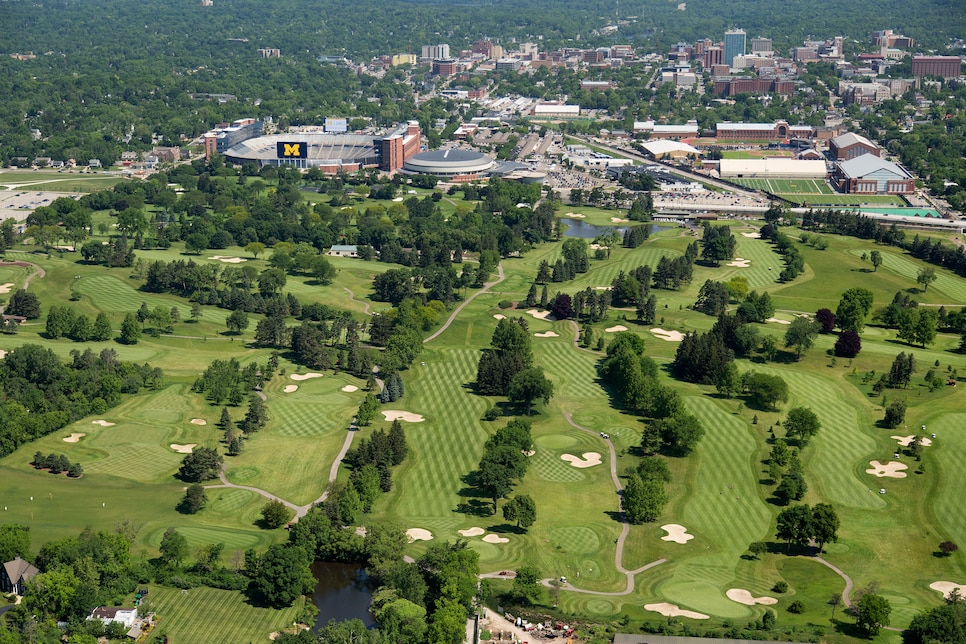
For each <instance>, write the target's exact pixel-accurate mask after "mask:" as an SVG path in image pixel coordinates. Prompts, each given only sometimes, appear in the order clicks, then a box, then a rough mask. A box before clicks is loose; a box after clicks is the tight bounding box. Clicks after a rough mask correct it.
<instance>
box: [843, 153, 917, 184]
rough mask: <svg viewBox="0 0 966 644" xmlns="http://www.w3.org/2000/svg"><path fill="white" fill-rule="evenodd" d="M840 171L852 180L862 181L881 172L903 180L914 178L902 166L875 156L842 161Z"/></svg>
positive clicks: (868, 155)
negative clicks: (863, 178) (883, 171)
mask: <svg viewBox="0 0 966 644" xmlns="http://www.w3.org/2000/svg"><path fill="white" fill-rule="evenodd" d="M839 169H840V170H841V171H842V174H844V175H845V176H847V177H850V178H852V179H860V178H862V177H865V176H867V175H870V174H872V173H874V172H879V171H881V170H885V171H886V172H889V173H891V174H894V175H896V176H897V177H901V178H903V179H910V178H912V175H911V174H909V173H908V172H906V170H905V168H903V167H902V166H900V165H898V164H896V163H893V162H892V161H886V160H885V159H880V158H879V157H877V156H875V155H874V154H863V155H862V156H860V157H856V158H854V159H849V160H848V161H842V162H841V163H839Z"/></svg>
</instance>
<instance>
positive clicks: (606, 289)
mask: <svg viewBox="0 0 966 644" xmlns="http://www.w3.org/2000/svg"><path fill="white" fill-rule="evenodd" d="M594 290H595V291H613V290H614V287H613V286H595V287H594Z"/></svg>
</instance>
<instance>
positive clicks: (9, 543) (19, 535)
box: [0, 523, 30, 561]
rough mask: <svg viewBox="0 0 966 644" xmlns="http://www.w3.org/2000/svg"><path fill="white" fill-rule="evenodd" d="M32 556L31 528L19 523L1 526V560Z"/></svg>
mask: <svg viewBox="0 0 966 644" xmlns="http://www.w3.org/2000/svg"><path fill="white" fill-rule="evenodd" d="M29 555H30V527H29V526H25V525H20V524H19V523H4V524H0V560H3V561H13V559H14V557H21V558H24V557H27V556H29Z"/></svg>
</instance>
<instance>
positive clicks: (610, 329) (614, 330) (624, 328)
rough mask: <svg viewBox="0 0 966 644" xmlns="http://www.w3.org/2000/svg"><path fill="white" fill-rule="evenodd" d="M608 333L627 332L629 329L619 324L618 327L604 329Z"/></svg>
mask: <svg viewBox="0 0 966 644" xmlns="http://www.w3.org/2000/svg"><path fill="white" fill-rule="evenodd" d="M604 331H607V332H608V333H618V332H619V331H627V327H626V326H624V325H623V324H618V325H617V326H611V327H607V328H606V329H604Z"/></svg>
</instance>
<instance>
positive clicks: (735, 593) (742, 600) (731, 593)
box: [725, 588, 778, 606]
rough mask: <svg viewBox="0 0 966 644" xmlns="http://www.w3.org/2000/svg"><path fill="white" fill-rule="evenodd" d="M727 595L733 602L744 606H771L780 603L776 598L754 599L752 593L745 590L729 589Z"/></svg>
mask: <svg viewBox="0 0 966 644" xmlns="http://www.w3.org/2000/svg"><path fill="white" fill-rule="evenodd" d="M725 595H727V597H728V599H730V600H731V601H733V602H738V603H739V604H744V605H745V606H754V605H755V604H765V605H767V606H770V605H772V604H777V603H778V600H777V599H775V598H774V597H752V596H751V593H750V592H749V591H747V590H745V589H744V588H729V589H728V592H726V593H725Z"/></svg>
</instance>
